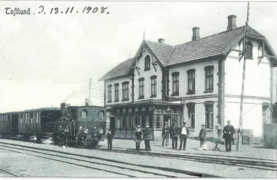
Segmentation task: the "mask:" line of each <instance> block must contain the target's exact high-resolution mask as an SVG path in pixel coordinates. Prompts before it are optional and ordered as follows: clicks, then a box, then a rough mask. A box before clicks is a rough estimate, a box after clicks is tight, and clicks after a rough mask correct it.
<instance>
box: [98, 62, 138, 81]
mask: <svg viewBox="0 0 277 180" xmlns="http://www.w3.org/2000/svg"><path fill="white" fill-rule="evenodd" d="M134 60H135V58H130V59H127V60H125V61H123V62H122V63H120V64H119V65H117V66H116V67H115V68H113V69H112V70H110V71H109V72H108V73H107V74H105V75H104V76H103V77H101V78H100V79H99V81H104V80H107V79H112V78H116V77H120V76H125V75H128V74H129V73H130V70H131V68H132V65H133V63H134Z"/></svg>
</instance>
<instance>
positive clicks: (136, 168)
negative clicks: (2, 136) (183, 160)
mask: <svg viewBox="0 0 277 180" xmlns="http://www.w3.org/2000/svg"><path fill="white" fill-rule="evenodd" d="M0 144H1V147H0V149H3V150H6V151H11V152H15V153H21V154H26V155H31V156H35V157H39V158H43V159H48V160H52V161H58V162H61V163H67V164H70V165H74V166H79V167H83V168H88V169H94V170H98V171H103V172H109V173H113V174H117V175H121V176H122V177H166V178H172V177H203V176H204V177H216V176H211V175H208V174H198V173H195V172H189V171H183V170H178V169H170V168H163V167H158V166H157V167H156V166H145V165H138V164H133V163H127V162H124V161H117V160H111V159H107V158H102V157H101V158H100V157H93V156H84V155H79V154H72V153H67V152H61V151H54V150H49V149H42V148H33V147H28V146H23V145H15V144H9V143H3V142H0Z"/></svg>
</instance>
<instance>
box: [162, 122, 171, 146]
mask: <svg viewBox="0 0 277 180" xmlns="http://www.w3.org/2000/svg"><path fill="white" fill-rule="evenodd" d="M169 132H170V128H169V126H168V124H167V122H165V124H164V127H163V130H162V137H163V143H162V146H164V141H166V142H165V145H166V146H168V141H169Z"/></svg>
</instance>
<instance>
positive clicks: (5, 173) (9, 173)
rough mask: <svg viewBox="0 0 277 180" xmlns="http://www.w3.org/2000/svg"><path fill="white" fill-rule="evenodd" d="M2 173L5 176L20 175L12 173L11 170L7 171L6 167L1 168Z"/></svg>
mask: <svg viewBox="0 0 277 180" xmlns="http://www.w3.org/2000/svg"><path fill="white" fill-rule="evenodd" d="M0 173H1V174H4V175H5V176H6V175H8V176H11V177H18V176H17V175H16V174H14V173H11V172H9V171H7V170H5V169H0Z"/></svg>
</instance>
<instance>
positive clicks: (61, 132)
mask: <svg viewBox="0 0 277 180" xmlns="http://www.w3.org/2000/svg"><path fill="white" fill-rule="evenodd" d="M63 131H64V129H63V127H62V126H60V127H59V129H58V134H57V138H58V140H59V146H60V147H61V146H63Z"/></svg>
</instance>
